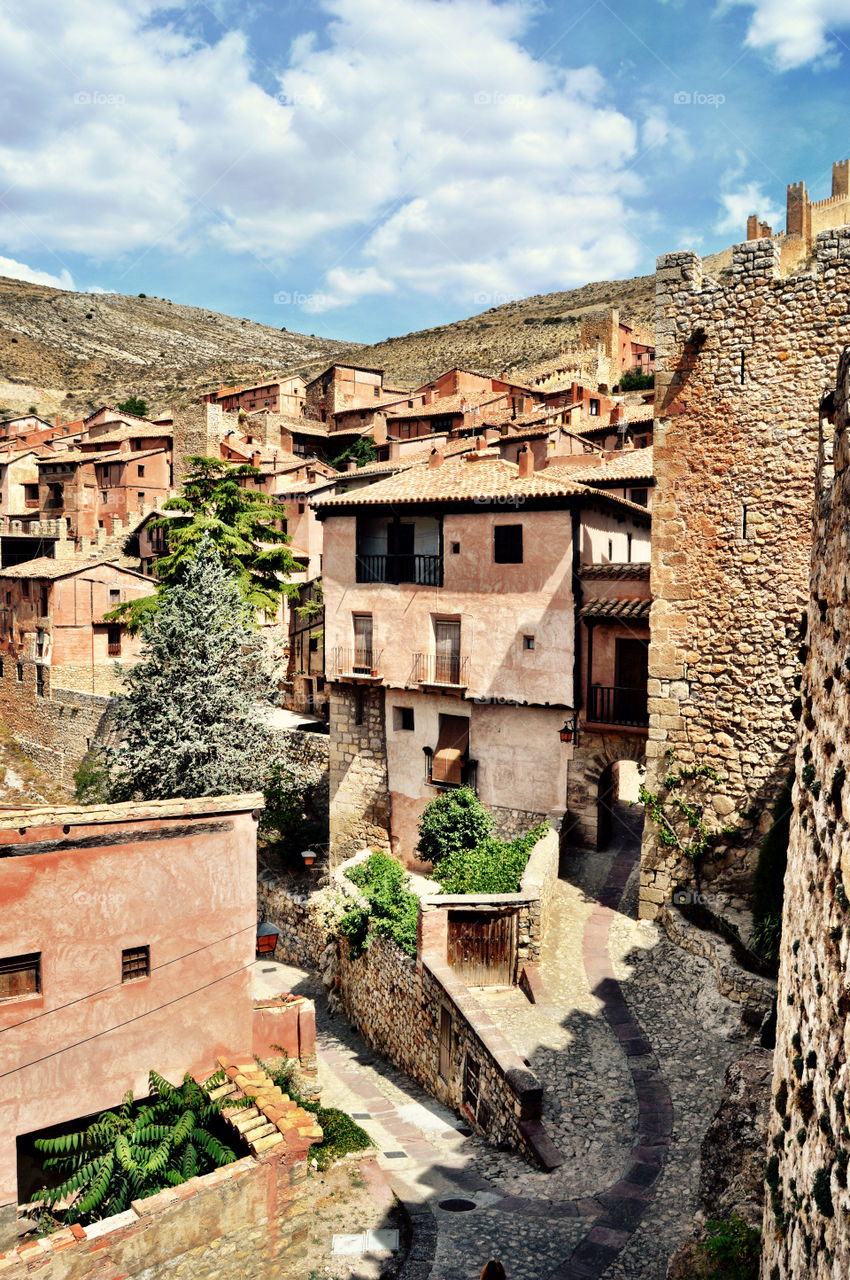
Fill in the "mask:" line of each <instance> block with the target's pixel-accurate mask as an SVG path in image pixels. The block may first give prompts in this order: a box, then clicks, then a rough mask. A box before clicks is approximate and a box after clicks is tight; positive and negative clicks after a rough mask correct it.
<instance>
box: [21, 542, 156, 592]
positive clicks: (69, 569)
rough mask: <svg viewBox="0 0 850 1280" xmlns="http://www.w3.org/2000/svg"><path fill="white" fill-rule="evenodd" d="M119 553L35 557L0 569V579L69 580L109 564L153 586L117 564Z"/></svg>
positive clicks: (140, 575) (136, 571)
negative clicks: (62, 557) (74, 575)
mask: <svg viewBox="0 0 850 1280" xmlns="http://www.w3.org/2000/svg"><path fill="white" fill-rule="evenodd" d="M120 554H121V553H120V551H119V550H118V549H117V548H115V547H112V548H111V549H110V550H109V551H107V552H104V553H103V554H102V555H99V556H91V557H90V558H89V559H86V560H84V559H83V558H82V557H81V556H69V557H68V559H67V560H65V559H62V560H54V559H53V558H52V556H37V557H36V558H35V560H25V561H24V562H23V563H22V564H13V565H9V566H8V568H5V569H0V578H48V579H54V578H69V577H71V576H72V575H73V574H75V573H83V572H84V571H85V570H86V569H95V568H97V567H98V566H100V565H102V564H111V565H114V567H115V568H116V569H118V570H120V571H121V573H129V574H132V576H133V577H134V578H141V579H142V581H143V582H150V583H151V585H152V586H153V585H155V584H154V583H153V580H152V579H151V578H147V577H145V575H144V574H143V573H139V572H138V570H137V569H127V568H125V567H124V565H121V564H119V563H118V560H119V558H120Z"/></svg>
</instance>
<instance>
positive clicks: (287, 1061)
mask: <svg viewBox="0 0 850 1280" xmlns="http://www.w3.org/2000/svg"><path fill="white" fill-rule="evenodd" d="M274 1048H275V1049H280V1048H281V1046H280V1045H277V1044H276V1045H275V1046H274ZM281 1051H282V1052H283V1053H284V1058H283V1061H282V1062H281V1063H279V1064H278V1065H277V1066H270V1065H269V1064H268V1063H262V1064H261V1065H262V1066H263V1068H264V1070H265V1071H267V1072H268V1074H269V1075H270V1076H271V1078H272V1080H273V1081H274V1083H275V1084H276V1085H277V1086H278V1088H279V1089H282V1090H283V1092H284V1093H287V1094H289V1096H290V1098H291V1099H292V1101H293V1102H297V1103H298V1105H299V1107H303V1108H304V1110H305V1111H312V1112H313V1114H314V1115H315V1117H316V1124H319V1125H321V1126H322V1134H323V1135H324V1136H323V1137H322V1141H321V1142H319V1143H317V1144H316V1145H315V1146H312V1147H311V1148H310V1159H311V1160H315V1161H316V1164H317V1165H318V1167H319V1168H320V1169H327V1168H328V1166H329V1165H331V1164H333V1162H334V1160H339V1159H341V1158H342V1156H345V1155H348V1154H349V1153H350V1152H352V1151H365V1150H366V1148H367V1147H373V1146H374V1145H375V1144H374V1142H373V1141H372V1139H371V1138H370V1137H369V1135H368V1133H367V1132H366V1130H365V1129H361V1128H360V1125H359V1124H356V1123H355V1122H354V1121H353V1120H352V1118H351V1116H350V1115H348V1114H347V1113H346V1112H345V1111H340V1110H339V1108H338V1107H323V1106H321V1105H320V1104H319V1103H318V1102H317V1101H316V1100H315V1099H314V1098H305V1097H303V1096H302V1095H301V1093H300V1092H299V1090H298V1085H297V1080H296V1073H297V1070H298V1060H297V1059H296V1058H288V1057H286V1054H285V1050H281Z"/></svg>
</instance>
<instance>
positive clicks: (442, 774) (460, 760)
mask: <svg viewBox="0 0 850 1280" xmlns="http://www.w3.org/2000/svg"><path fill="white" fill-rule="evenodd" d="M439 724H440V732H439V736H438V738H437V748H436V750H435V751H434V755H433V758H432V760H431V770H430V774H431V776H430V777H429V779H428V781H429V782H430V783H432V785H437V786H449V787H459V786H461V785H462V784H463V782H465V781H468V779H467V778H465V776H464V774H465V772H466V768H465V766H466V764H467V761H468V760H469V716H442V715H441V716H440V721H439Z"/></svg>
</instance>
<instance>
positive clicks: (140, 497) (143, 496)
mask: <svg viewBox="0 0 850 1280" xmlns="http://www.w3.org/2000/svg"><path fill="white" fill-rule="evenodd" d="M136 497H137V498H138V500H139V506H141V505H142V503H143V502H144V500H145V495H144V494H143V493H137V494H136Z"/></svg>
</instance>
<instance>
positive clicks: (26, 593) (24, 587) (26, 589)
mask: <svg viewBox="0 0 850 1280" xmlns="http://www.w3.org/2000/svg"><path fill="white" fill-rule="evenodd" d="M21 595H22V596H23V598H24V600H29V598H30V584H29V583H28V582H22V583H21Z"/></svg>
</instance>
